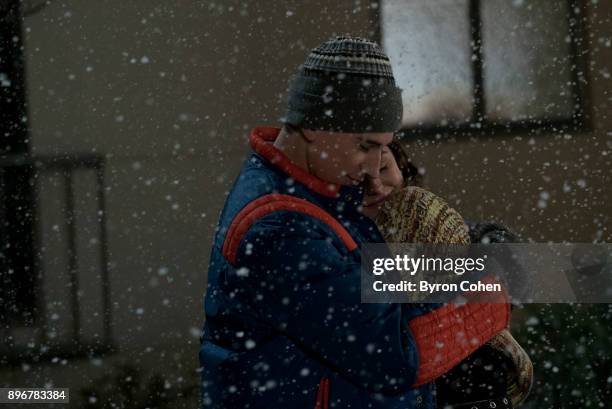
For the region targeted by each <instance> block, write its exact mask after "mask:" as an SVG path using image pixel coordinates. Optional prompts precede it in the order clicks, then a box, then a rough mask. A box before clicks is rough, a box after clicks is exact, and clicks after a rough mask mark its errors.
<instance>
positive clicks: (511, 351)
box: [363, 141, 533, 409]
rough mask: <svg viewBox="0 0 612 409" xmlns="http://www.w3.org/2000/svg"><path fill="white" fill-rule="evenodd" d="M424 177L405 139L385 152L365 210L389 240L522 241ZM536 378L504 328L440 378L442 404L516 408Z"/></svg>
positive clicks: (467, 408)
mask: <svg viewBox="0 0 612 409" xmlns="http://www.w3.org/2000/svg"><path fill="white" fill-rule="evenodd" d="M421 185H422V177H421V175H420V174H419V173H418V170H417V168H416V166H414V165H413V164H412V163H411V161H410V160H409V158H408V155H407V154H406V151H405V150H404V149H403V148H402V146H401V145H400V143H399V142H397V141H394V142H393V143H392V144H391V145H390V146H389V151H388V152H383V159H382V161H381V169H380V177H379V178H378V180H369V181H368V184H367V186H366V192H365V196H364V199H363V212H364V214H366V215H367V216H369V217H371V218H373V219H374V220H375V221H376V224H377V225H378V227H379V230H380V231H381V233H382V234H383V237H384V238H385V240H386V241H387V242H412V243H449V244H469V243H470V241H471V242H476V243H479V242H481V241H482V240H483V239H484V238H485V237H486V240H487V241H488V242H512V241H518V237H517V236H516V235H515V234H514V233H512V231H511V230H510V229H508V228H507V227H505V226H503V225H501V224H498V223H479V224H472V226H471V228H470V227H468V225H467V224H466V223H465V222H464V220H463V218H462V217H461V215H460V214H459V213H458V212H457V211H455V210H454V209H452V208H450V207H449V206H448V205H447V204H446V203H445V202H444V201H443V200H442V199H441V198H439V197H438V196H436V195H434V194H433V193H431V192H428V191H427V190H425V189H422V188H420V187H418V186H421ZM532 380H533V366H532V364H531V360H530V359H529V356H528V355H527V353H526V352H525V351H524V350H523V348H521V346H520V345H519V344H518V343H517V342H516V340H515V339H514V338H513V337H512V335H511V334H510V332H509V331H508V330H504V331H502V332H501V333H499V334H498V335H496V336H495V337H493V338H492V339H491V340H490V341H489V342H487V343H486V344H485V345H483V346H482V347H480V348H479V349H478V350H476V351H475V352H474V353H473V354H472V355H470V356H469V357H468V358H466V359H465V360H464V361H462V362H461V363H460V364H459V365H457V366H456V367H454V368H453V369H451V370H450V371H449V372H447V373H446V374H445V375H443V376H442V377H440V378H438V379H437V380H436V382H435V384H436V389H437V395H436V396H437V406H438V407H439V408H455V409H460V408H461V409H464V408H465V409H481V408H498V409H499V408H515V407H517V406H518V405H519V404H520V403H521V402H522V401H524V399H525V398H526V396H527V394H528V393H529V390H530V388H531V384H532Z"/></svg>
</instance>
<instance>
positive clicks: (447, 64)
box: [378, 0, 586, 134]
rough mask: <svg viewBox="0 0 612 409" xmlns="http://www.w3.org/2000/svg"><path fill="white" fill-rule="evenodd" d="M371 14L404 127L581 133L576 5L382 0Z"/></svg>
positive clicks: (561, 1)
mask: <svg viewBox="0 0 612 409" xmlns="http://www.w3.org/2000/svg"><path fill="white" fill-rule="evenodd" d="M378 12H379V19H380V20H379V21H380V30H379V31H380V35H381V44H382V45H383V47H384V48H385V50H386V52H387V53H388V55H389V58H390V59H391V62H392V64H393V70H394V74H395V76H396V79H397V82H398V85H399V86H400V87H401V88H402V89H403V102H404V118H403V127H404V129H405V130H408V131H410V132H412V133H414V132H417V133H422V134H428V133H429V134H440V133H444V132H445V131H452V130H466V131H471V132H473V131H474V130H481V131H491V130H510V131H512V130H517V129H519V130H525V129H539V128H548V129H551V130H554V129H563V128H568V127H571V128H584V127H585V120H586V114H585V112H584V110H583V95H584V90H583V88H584V86H585V84H586V80H585V74H584V70H583V69H582V68H581V58H580V57H581V56H580V55H578V49H580V47H578V46H579V44H580V41H581V35H580V23H581V20H582V13H583V12H582V10H581V8H580V7H579V6H578V4H577V2H576V1H567V0H558V1H540V0H486V1H481V0H433V1H422V0H384V1H383V2H382V4H381V5H380V7H379V11H378Z"/></svg>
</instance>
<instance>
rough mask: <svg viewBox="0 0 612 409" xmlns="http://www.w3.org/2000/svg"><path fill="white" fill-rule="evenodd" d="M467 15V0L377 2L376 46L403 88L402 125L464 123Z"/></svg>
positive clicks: (468, 84)
mask: <svg viewBox="0 0 612 409" xmlns="http://www.w3.org/2000/svg"><path fill="white" fill-rule="evenodd" d="M468 12H469V9H468V2H467V0H434V1H432V0H427V1H424V0H387V1H383V2H382V9H381V31H382V45H383V47H384V48H385V51H386V52H387V54H388V55H389V58H390V59H391V63H392V64H393V73H394V75H395V77H396V80H397V82H398V85H399V86H400V87H401V88H402V89H403V93H402V94H403V101H404V121H403V122H404V125H405V126H410V125H417V124H420V123H424V124H435V125H440V124H442V125H444V124H446V122H450V123H453V122H454V123H457V122H466V121H468V120H469V119H470V116H471V114H472V104H473V102H472V101H473V98H472V62H471V51H470V24H469V15H468Z"/></svg>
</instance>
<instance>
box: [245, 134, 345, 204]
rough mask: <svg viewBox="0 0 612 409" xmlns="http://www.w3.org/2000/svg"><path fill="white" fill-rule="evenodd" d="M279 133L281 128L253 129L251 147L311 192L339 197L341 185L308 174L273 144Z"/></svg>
mask: <svg viewBox="0 0 612 409" xmlns="http://www.w3.org/2000/svg"><path fill="white" fill-rule="evenodd" d="M279 132H280V128H273V127H265V126H261V127H257V128H253V129H252V130H251V135H250V137H249V141H250V143H251V147H252V148H253V150H254V151H255V152H257V153H258V154H260V155H261V156H263V157H264V158H266V159H267V160H269V161H270V163H272V164H273V165H275V166H277V167H278V168H279V169H280V170H282V171H283V172H285V173H286V174H287V175H289V176H291V177H292V178H293V179H295V180H296V181H298V182H300V183H302V184H303V185H305V186H306V187H308V188H309V189H310V190H313V191H315V192H317V193H319V194H321V195H323V196H326V197H333V198H335V197H337V196H338V192H339V191H340V185H338V184H335V183H330V182H326V181H324V180H323V179H320V178H318V177H316V176H314V175H313V174H311V173H308V172H307V171H306V170H304V169H302V168H300V167H299V166H297V165H296V164H294V163H293V162H291V160H290V159H289V158H288V157H287V155H285V154H284V153H283V152H282V151H280V150H279V149H278V148H276V147H275V146H274V145H273V144H272V143H271V142H274V141H275V140H276V137H277V136H278V134H279Z"/></svg>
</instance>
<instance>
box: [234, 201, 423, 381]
mask: <svg viewBox="0 0 612 409" xmlns="http://www.w3.org/2000/svg"><path fill="white" fill-rule="evenodd" d="M233 271H234V273H233V277H230V279H231V280H234V281H235V285H236V286H239V287H241V288H243V289H245V292H243V294H246V293H248V294H249V295H248V301H247V302H249V303H250V304H251V305H252V310H253V311H254V313H255V314H257V317H258V319H260V320H262V321H263V322H265V323H266V324H267V325H269V326H271V327H273V328H274V329H275V330H278V331H282V332H283V333H284V335H285V336H287V337H289V338H290V339H292V340H293V341H294V342H295V343H296V344H298V345H300V346H301V347H302V348H305V349H307V350H309V351H310V352H311V354H312V355H313V356H314V357H315V358H316V359H318V360H319V361H320V362H321V363H322V364H324V365H326V366H328V367H330V368H331V369H333V370H334V371H336V372H338V373H339V374H340V375H343V376H344V377H345V378H346V379H348V380H349V381H351V382H353V383H354V384H356V385H358V386H360V387H361V388H363V389H367V390H371V391H378V392H382V393H394V392H396V393H397V392H401V391H402V390H405V389H406V388H407V387H409V386H410V385H412V384H413V383H414V381H415V377H416V370H417V367H418V360H417V353H416V348H415V343H414V339H413V338H412V337H411V336H410V333H409V332H407V331H405V330H402V321H401V319H402V309H401V306H400V305H399V304H367V303H361V289H360V283H361V279H360V272H361V266H360V263H359V262H358V261H357V260H356V259H355V258H354V256H353V255H351V254H349V253H348V251H346V250H344V249H343V248H342V244H341V242H340V241H339V240H337V239H336V238H335V237H334V234H333V233H332V232H331V231H328V230H327V229H326V227H325V226H322V225H321V223H319V222H317V221H314V220H313V219H310V218H309V217H308V216H304V215H300V214H294V213H291V212H277V213H275V214H273V215H268V216H265V217H263V218H261V219H260V220H258V221H257V222H256V223H255V224H253V225H252V226H251V228H250V229H249V231H248V232H247V233H246V235H245V236H244V238H243V239H242V241H241V243H240V246H239V249H238V253H237V258H236V263H235V269H234V270H233ZM404 324H405V323H404Z"/></svg>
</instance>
